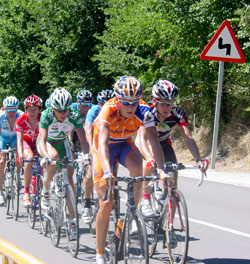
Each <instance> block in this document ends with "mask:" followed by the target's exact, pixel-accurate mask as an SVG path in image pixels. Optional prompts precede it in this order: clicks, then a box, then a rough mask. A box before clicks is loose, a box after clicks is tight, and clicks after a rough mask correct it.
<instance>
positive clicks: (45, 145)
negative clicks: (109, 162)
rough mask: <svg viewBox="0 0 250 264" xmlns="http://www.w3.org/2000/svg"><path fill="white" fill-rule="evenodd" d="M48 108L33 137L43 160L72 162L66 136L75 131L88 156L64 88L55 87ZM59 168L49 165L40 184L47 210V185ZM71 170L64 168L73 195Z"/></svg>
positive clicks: (80, 124)
mask: <svg viewBox="0 0 250 264" xmlns="http://www.w3.org/2000/svg"><path fill="white" fill-rule="evenodd" d="M50 103H51V107H49V108H48V109H47V110H45V111H44V112H43V114H42V117H41V121H40V128H39V136H38V138H37V149H38V152H39V153H40V155H41V156H42V157H43V158H46V157H47V158H50V159H53V160H58V159H63V158H64V157H65V156H67V157H68V158H69V159H70V160H73V156H72V152H71V149H70V143H69V140H68V136H69V134H70V132H71V131H72V130H73V129H75V130H76V133H77V135H78V138H79V140H80V143H81V147H82V151H83V152H84V153H88V143H87V141H86V137H85V132H84V129H83V121H82V118H81V115H80V113H79V112H78V111H76V110H72V109H70V107H71V104H72V97H71V95H70V93H69V92H68V91H67V90H65V89H64V88H56V89H55V90H54V92H53V93H52V94H51V95H50ZM57 168H60V166H55V165H49V166H48V174H47V177H46V179H44V181H43V190H42V200H41V203H42V208H43V209H47V208H48V207H49V206H50V199H49V198H50V196H49V184H50V182H51V180H52V178H53V176H54V175H55V173H56V170H57ZM73 173H74V168H73V164H71V166H69V168H68V177H69V183H70V185H71V187H72V189H73V190H74V193H75V194H76V190H75V185H74V182H73ZM71 218H72V222H71V224H72V225H71V228H72V232H71V235H72V239H73V238H74V236H75V235H76V233H75V232H74V228H75V226H74V222H73V219H74V216H71Z"/></svg>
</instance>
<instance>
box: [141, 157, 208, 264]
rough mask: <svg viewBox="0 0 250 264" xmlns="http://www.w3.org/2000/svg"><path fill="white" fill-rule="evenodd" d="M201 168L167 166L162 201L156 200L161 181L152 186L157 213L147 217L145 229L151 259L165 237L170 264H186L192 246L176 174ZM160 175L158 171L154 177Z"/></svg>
mask: <svg viewBox="0 0 250 264" xmlns="http://www.w3.org/2000/svg"><path fill="white" fill-rule="evenodd" d="M197 168H199V166H187V165H183V164H182V163H177V164H175V163H171V162H168V163H166V165H165V170H166V171H167V172H168V176H167V177H166V180H165V184H166V186H167V187H166V189H164V192H163V194H162V195H161V197H159V196H158V197H157V196H156V191H159V186H158V181H159V178H158V181H155V182H151V183H149V185H153V188H152V190H151V197H152V199H151V200H152V205H153V209H154V212H155V215H154V216H153V217H145V218H144V219H145V223H146V229H147V234H148V242H149V256H150V257H152V256H153V255H154V253H155V251H156V246H157V242H158V240H159V239H160V236H161V235H163V239H162V240H163V248H167V250H168V256H169V261H170V263H171V264H176V263H181V264H183V263H185V261H186V257H187V252H188V245H189V222H188V209H187V205H186V201H185V197H184V195H183V193H182V192H181V191H180V190H179V189H177V188H173V182H174V171H177V170H182V169H197ZM154 174H155V175H156V176H157V175H158V171H157V169H156V170H155V173H154ZM204 175H205V173H202V174H201V179H200V181H199V183H198V186H200V185H201V184H202V182H203V179H204Z"/></svg>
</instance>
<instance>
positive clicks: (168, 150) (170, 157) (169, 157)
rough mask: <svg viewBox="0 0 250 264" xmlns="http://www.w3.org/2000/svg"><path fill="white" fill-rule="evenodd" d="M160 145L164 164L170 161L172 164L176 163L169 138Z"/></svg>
mask: <svg viewBox="0 0 250 264" xmlns="http://www.w3.org/2000/svg"><path fill="white" fill-rule="evenodd" d="M160 144H161V148H162V151H163V154H164V159H165V162H167V161H171V162H173V163H176V162H177V158H176V155H175V152H174V149H173V146H172V142H171V140H170V138H167V139H166V140H164V143H162V142H160Z"/></svg>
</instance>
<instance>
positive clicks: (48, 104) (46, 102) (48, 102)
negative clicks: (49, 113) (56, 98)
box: [45, 98, 51, 108]
mask: <svg viewBox="0 0 250 264" xmlns="http://www.w3.org/2000/svg"><path fill="white" fill-rule="evenodd" d="M50 106H51V104H50V98H48V99H47V100H46V101H45V107H46V108H49V107H50Z"/></svg>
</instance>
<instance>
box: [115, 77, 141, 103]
mask: <svg viewBox="0 0 250 264" xmlns="http://www.w3.org/2000/svg"><path fill="white" fill-rule="evenodd" d="M114 92H115V95H116V96H118V97H119V98H121V99H139V98H140V97H141V96H142V85H141V83H140V81H139V80H137V79H136V78H135V77H133V76H122V77H121V78H120V79H119V80H118V81H117V82H116V83H115V87H114Z"/></svg>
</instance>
